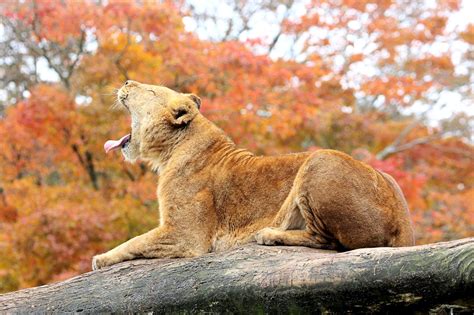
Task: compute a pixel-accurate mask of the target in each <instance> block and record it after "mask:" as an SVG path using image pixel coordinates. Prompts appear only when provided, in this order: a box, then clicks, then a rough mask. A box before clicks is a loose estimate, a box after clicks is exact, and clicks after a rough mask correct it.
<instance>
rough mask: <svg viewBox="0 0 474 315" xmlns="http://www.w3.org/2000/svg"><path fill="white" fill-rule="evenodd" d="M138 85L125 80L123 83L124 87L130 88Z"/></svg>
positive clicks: (135, 82)
mask: <svg viewBox="0 0 474 315" xmlns="http://www.w3.org/2000/svg"><path fill="white" fill-rule="evenodd" d="M138 84H139V83H138V82H137V81H133V80H127V81H125V86H128V87H132V86H137V85H138Z"/></svg>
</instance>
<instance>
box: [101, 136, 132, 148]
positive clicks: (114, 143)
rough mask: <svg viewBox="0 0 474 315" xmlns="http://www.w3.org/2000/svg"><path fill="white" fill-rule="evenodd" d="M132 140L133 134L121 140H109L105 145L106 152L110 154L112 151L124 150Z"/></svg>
mask: <svg viewBox="0 0 474 315" xmlns="http://www.w3.org/2000/svg"><path fill="white" fill-rule="evenodd" d="M131 139H132V135H131V134H127V135H125V136H123V137H122V138H120V139H119V140H107V142H105V143H104V150H105V153H109V152H110V151H115V150H117V149H119V148H124V147H126V146H127V145H128V143H130V140H131Z"/></svg>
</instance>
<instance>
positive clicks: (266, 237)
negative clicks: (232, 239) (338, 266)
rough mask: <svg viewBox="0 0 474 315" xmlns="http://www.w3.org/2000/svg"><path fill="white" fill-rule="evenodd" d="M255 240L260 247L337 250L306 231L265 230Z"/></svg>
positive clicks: (318, 236)
mask: <svg viewBox="0 0 474 315" xmlns="http://www.w3.org/2000/svg"><path fill="white" fill-rule="evenodd" d="M255 239H256V240H257V243H258V244H260V245H287V246H306V247H311V248H319V249H334V250H337V249H339V246H338V244H336V243H333V242H330V241H328V240H326V239H325V238H323V237H321V236H320V235H315V234H313V233H311V232H308V231H307V230H281V229H279V228H265V229H263V230H260V231H259V232H258V233H257V234H256V235H255Z"/></svg>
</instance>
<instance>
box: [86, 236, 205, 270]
mask: <svg viewBox="0 0 474 315" xmlns="http://www.w3.org/2000/svg"><path fill="white" fill-rule="evenodd" d="M186 244H187V242H182V241H181V242H178V238H177V237H176V232H175V231H173V230H170V229H168V228H166V227H159V228H156V229H153V230H151V231H149V232H147V233H145V234H142V235H139V236H137V237H134V238H132V239H130V240H128V241H127V242H125V243H123V244H121V245H119V246H117V247H115V248H114V249H112V250H110V251H108V252H106V253H104V254H101V255H97V256H94V257H93V259H92V270H97V269H100V268H102V267H106V266H110V265H114V264H117V263H119V262H122V261H126V260H132V259H136V258H164V257H167V258H175V257H193V256H196V255H199V254H201V253H199V252H196V250H195V249H196V248H198V247H195V248H194V249H191V248H190V246H187V245H186Z"/></svg>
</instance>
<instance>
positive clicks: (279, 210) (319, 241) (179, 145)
mask: <svg viewBox="0 0 474 315" xmlns="http://www.w3.org/2000/svg"><path fill="white" fill-rule="evenodd" d="M118 98H119V100H120V102H121V103H122V104H123V105H124V106H125V107H126V108H127V109H128V110H129V111H130V113H131V115H132V138H131V142H130V144H129V145H128V146H127V147H126V148H125V149H122V153H123V155H124V156H125V158H126V159H127V160H129V161H131V162H133V161H135V160H137V159H140V160H144V161H148V162H149V163H150V164H151V165H152V167H153V168H154V169H156V170H158V171H159V173H160V180H159V184H158V192H157V194H158V201H159V206H160V207H159V208H160V225H159V226H158V227H157V228H156V229H154V230H151V231H149V232H148V233H145V234H143V235H140V236H137V237H135V238H133V239H131V240H129V241H127V242H125V243H123V244H122V245H120V246H118V247H116V248H114V249H112V250H111V251H109V252H107V253H105V254H102V255H98V256H95V257H94V259H93V268H94V269H97V268H101V267H104V266H108V265H112V264H116V263H119V262H121V261H124V260H130V259H134V258H140V257H147V258H152V257H156V258H158V257H193V256H198V255H202V254H205V253H208V252H211V251H222V250H226V249H229V248H231V247H233V246H235V245H238V244H243V243H246V242H251V241H253V240H254V239H256V241H257V242H258V243H259V244H265V245H273V244H283V245H300V246H309V247H314V248H327V249H340V250H348V249H355V248H361V247H375V246H410V245H413V244H414V238H413V229H412V226H411V222H410V218H409V213H408V208H407V205H406V202H405V199H404V197H403V195H402V192H401V190H400V188H399V187H398V185H397V184H396V182H395V181H394V180H393V179H392V178H391V177H390V176H389V175H387V174H384V173H382V172H379V171H377V170H374V169H373V168H371V167H370V166H368V165H366V164H364V163H362V162H359V161H356V160H354V159H353V158H351V157H350V156H348V155H346V154H344V153H342V152H338V151H333V150H319V151H316V152H314V153H309V152H306V153H298V154H288V155H282V156H269V157H262V156H255V155H253V154H252V153H250V152H248V151H246V150H243V149H239V148H237V147H236V146H235V144H234V143H233V142H232V141H231V140H230V139H229V138H228V137H227V136H226V135H225V134H224V132H223V131H222V130H221V129H219V128H218V127H216V126H215V125H214V124H213V123H211V122H210V121H209V120H207V119H206V118H205V117H204V116H202V115H201V114H200V112H199V110H198V108H199V105H200V100H199V98H198V97H197V96H195V95H192V94H181V93H177V92H175V91H172V90H170V89H168V88H165V87H161V86H154V85H146V84H141V83H138V82H135V81H127V83H126V84H125V85H124V86H123V87H122V88H121V89H120V90H119V92H118Z"/></svg>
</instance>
